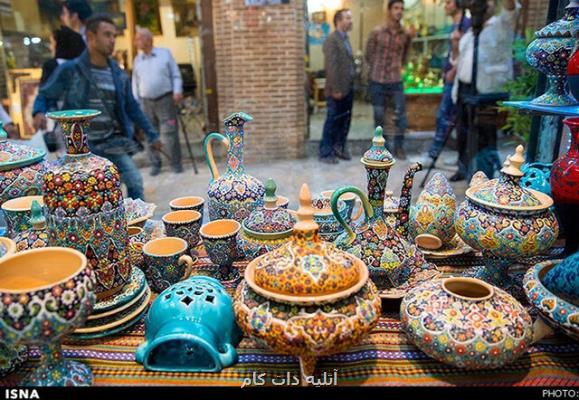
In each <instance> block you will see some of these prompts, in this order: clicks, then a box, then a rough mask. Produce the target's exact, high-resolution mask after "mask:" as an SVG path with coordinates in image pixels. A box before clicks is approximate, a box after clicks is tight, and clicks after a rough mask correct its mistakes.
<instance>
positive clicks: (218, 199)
mask: <svg viewBox="0 0 579 400" xmlns="http://www.w3.org/2000/svg"><path fill="white" fill-rule="evenodd" d="M252 120H253V118H252V117H251V116H250V115H247V114H245V113H242V112H238V113H234V114H231V115H230V116H229V117H227V118H226V119H225V121H224V124H225V135H222V134H220V133H210V134H209V135H207V137H206V138H205V141H204V143H203V145H204V148H205V157H206V158H207V163H208V164H209V169H210V170H211V176H212V178H211V180H210V181H209V190H208V192H207V194H208V196H209V202H208V207H209V219H210V220H212V221H214V220H217V219H234V220H236V221H238V222H240V223H241V222H243V220H244V219H245V218H247V216H248V215H249V214H250V213H251V212H252V211H253V210H255V209H256V208H257V207H259V206H262V205H263V195H264V193H265V188H264V186H263V183H261V182H260V181H259V180H258V179H256V178H254V177H253V176H251V175H249V174H246V173H245V167H244V165H243V138H244V135H245V131H244V125H245V123H246V122H249V121H252ZM213 140H219V141H221V143H223V144H224V145H225V147H226V148H227V171H226V172H225V174H224V175H222V176H220V175H219V171H218V170H217V166H216V164H215V159H214V157H213V149H212V148H211V142H212V141H213Z"/></svg>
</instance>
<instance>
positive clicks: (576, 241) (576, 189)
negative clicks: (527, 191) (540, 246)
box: [551, 117, 579, 255]
mask: <svg viewBox="0 0 579 400" xmlns="http://www.w3.org/2000/svg"><path fill="white" fill-rule="evenodd" d="M563 122H564V123H565V125H567V126H568V127H569V129H570V130H571V146H570V147H569V152H567V154H563V155H561V156H560V157H559V158H558V159H557V160H556V161H555V162H554V163H553V168H552V169H551V191H552V193H553V199H554V200H555V207H556V209H557V212H558V213H559V216H560V218H559V220H560V221H561V225H562V226H563V230H564V231H565V239H566V241H565V254H566V255H571V254H573V253H575V252H576V251H577V250H579V212H577V210H578V208H579V117H574V118H566V119H564V120H563Z"/></svg>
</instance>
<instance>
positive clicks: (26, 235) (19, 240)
mask: <svg viewBox="0 0 579 400" xmlns="http://www.w3.org/2000/svg"><path fill="white" fill-rule="evenodd" d="M14 242H15V243H16V251H24V250H29V249H37V248H40V247H47V246H48V232H46V230H35V229H30V230H28V231H26V232H22V233H21V234H19V235H18V236H16V237H15V238H14Z"/></svg>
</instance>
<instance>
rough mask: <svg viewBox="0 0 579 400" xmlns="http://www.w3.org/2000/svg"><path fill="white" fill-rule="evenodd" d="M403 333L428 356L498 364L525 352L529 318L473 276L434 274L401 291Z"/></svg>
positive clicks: (462, 363) (472, 365) (460, 363)
mask: <svg viewBox="0 0 579 400" xmlns="http://www.w3.org/2000/svg"><path fill="white" fill-rule="evenodd" d="M400 318H401V321H402V326H403V329H404V330H405V331H406V334H407V335H408V337H409V338H410V339H411V340H412V341H413V342H414V344H415V345H416V346H417V347H419V348H420V349H421V350H422V351H423V352H425V353H426V354H428V355H429V356H430V357H432V358H434V359H436V360H438V361H441V362H443V363H446V364H450V365H453V366H456V367H459V368H465V369H486V368H499V367H501V366H503V365H505V364H508V363H509V362H511V361H513V360H515V359H516V358H518V357H519V356H521V355H522V354H524V353H525V351H526V349H527V347H528V346H529V345H530V344H531V342H532V340H533V324H532V321H531V317H530V316H529V314H528V313H527V311H526V310H525V308H524V307H523V306H522V305H521V304H520V303H519V302H518V301H517V300H515V298H514V297H512V296H511V295H509V294H508V293H506V292H505V291H503V290H501V289H499V288H496V287H493V286H491V285H489V284H488V283H486V282H483V281H481V280H479V279H474V278H446V279H435V280H433V281H430V282H427V283H424V284H422V285H421V286H418V287H417V288H415V289H413V290H412V291H410V293H409V294H408V295H407V296H406V297H404V300H402V304H401V306H400Z"/></svg>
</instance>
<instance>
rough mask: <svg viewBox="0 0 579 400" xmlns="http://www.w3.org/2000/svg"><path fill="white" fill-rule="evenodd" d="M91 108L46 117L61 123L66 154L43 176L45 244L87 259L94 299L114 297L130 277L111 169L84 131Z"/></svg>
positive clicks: (121, 206) (116, 174)
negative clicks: (47, 240)
mask: <svg viewBox="0 0 579 400" xmlns="http://www.w3.org/2000/svg"><path fill="white" fill-rule="evenodd" d="M99 114H100V112H99V111H95V110H69V111H59V112H53V113H48V114H47V117H48V118H51V119H54V120H56V121H58V122H60V123H61V125H62V129H63V132H64V136H65V143H66V145H67V154H66V156H65V157H64V158H63V159H62V161H61V162H60V163H58V164H54V165H51V167H50V168H49V170H48V171H47V173H46V175H45V176H44V184H43V192H44V204H45V205H46V207H47V210H48V220H47V222H48V231H49V235H50V245H51V246H64V247H71V248H74V249H76V250H79V251H80V252H82V253H83V254H85V255H86V257H87V258H88V262H89V265H90V266H91V267H92V268H93V270H94V271H95V274H96V286H95V293H96V295H97V298H98V299H99V300H101V299H105V298H107V297H110V296H113V295H114V294H116V293H118V292H119V291H120V290H121V289H122V287H123V285H124V284H125V283H126V282H127V281H128V280H129V278H130V276H131V264H130V259H129V252H128V244H129V237H128V234H127V221H126V218H125V208H124V203H123V194H122V191H121V180H120V175H119V171H118V169H117V167H115V165H114V164H113V163H111V162H110V161H108V160H107V159H105V158H102V157H98V156H95V155H94V154H92V153H91V152H90V150H89V147H88V141H87V138H86V135H85V132H84V130H85V129H87V128H88V125H89V123H90V121H91V120H92V119H93V118H94V117H96V116H97V115H99Z"/></svg>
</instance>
